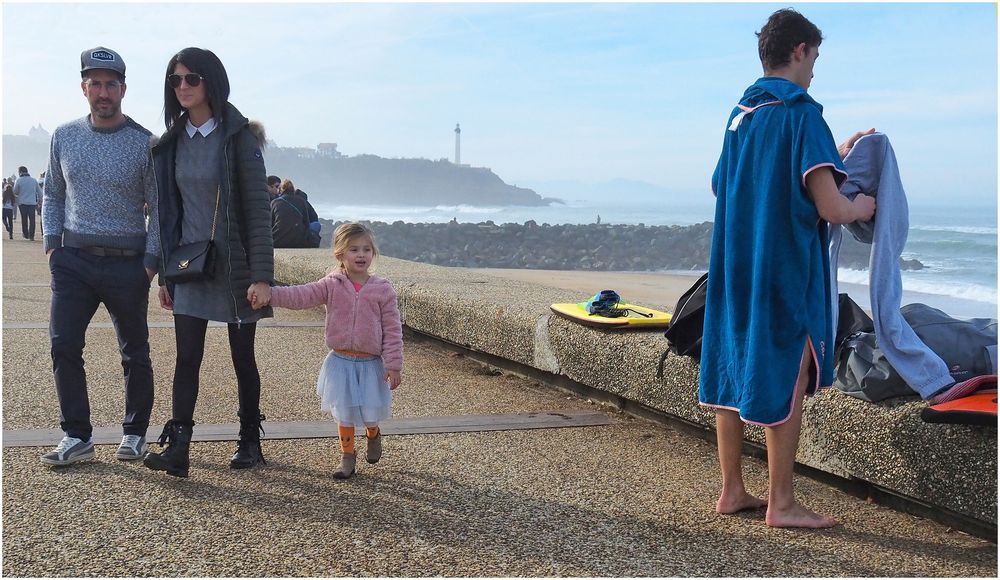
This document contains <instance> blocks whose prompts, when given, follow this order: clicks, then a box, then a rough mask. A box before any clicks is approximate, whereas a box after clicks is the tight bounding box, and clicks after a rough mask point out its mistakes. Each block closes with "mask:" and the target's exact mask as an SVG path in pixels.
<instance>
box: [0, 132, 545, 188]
mask: <svg viewBox="0 0 1000 580" xmlns="http://www.w3.org/2000/svg"><path fill="white" fill-rule="evenodd" d="M49 139H50V135H49V133H48V132H47V131H46V130H45V129H43V128H41V127H33V128H32V129H31V131H30V132H29V134H28V135H4V136H3V151H4V155H3V175H12V174H14V173H15V172H16V171H17V168H18V166H20V165H25V166H27V167H28V171H30V173H31V174H32V175H35V176H37V175H38V174H39V173H41V172H42V171H44V170H45V168H46V166H47V165H48V160H49ZM264 163H265V165H266V166H267V172H268V174H271V175H277V176H279V177H282V178H289V179H291V180H292V181H293V182H294V183H295V185H296V187H298V188H299V189H302V190H303V191H306V192H307V193H309V196H310V201H313V202H323V203H336V204H341V205H350V204H352V203H353V202H355V201H363V202H364V204H365V205H419V206H434V205H457V204H467V205H501V206H507V205H520V206H543V205H549V204H552V203H561V200H559V199H557V198H551V197H542V196H541V195H539V194H538V193H536V192H535V191H534V190H531V189H527V188H523V187H517V186H516V185H510V184H508V183H505V182H504V180H503V179H501V178H500V176H498V175H497V174H496V173H494V172H493V171H492V170H490V169H489V168H486V167H472V166H470V165H467V164H461V163H453V162H451V161H449V160H447V159H439V160H437V161H432V160H430V159H406V158H404V159H387V158H384V157H379V156H378V155H370V154H361V155H352V156H347V155H343V154H341V153H339V152H338V151H337V145H336V144H335V143H321V144H319V146H318V147H316V148H315V149H312V148H308V147H278V146H277V145H275V144H273V143H272V144H269V145H268V147H267V148H266V149H265V151H264Z"/></svg>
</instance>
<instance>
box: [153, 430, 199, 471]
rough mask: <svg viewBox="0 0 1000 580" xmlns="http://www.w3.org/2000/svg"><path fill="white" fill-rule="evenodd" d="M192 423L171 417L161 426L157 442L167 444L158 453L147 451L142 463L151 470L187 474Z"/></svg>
mask: <svg viewBox="0 0 1000 580" xmlns="http://www.w3.org/2000/svg"><path fill="white" fill-rule="evenodd" d="M193 428H194V423H184V422H181V421H177V420H174V419H171V420H170V421H167V424H166V425H164V426H163V433H160V439H159V441H158V443H159V444H160V445H163V444H165V443H166V444H167V448H166V449H164V450H163V451H162V452H160V453H153V452H148V453H146V456H145V457H143V458H142V464H143V465H145V466H146V467H148V468H150V469H152V470H153V471H166V472H167V475H173V476H174V477H187V476H188V467H189V465H190V464H189V461H188V455H189V452H190V449H191V433H192V431H193Z"/></svg>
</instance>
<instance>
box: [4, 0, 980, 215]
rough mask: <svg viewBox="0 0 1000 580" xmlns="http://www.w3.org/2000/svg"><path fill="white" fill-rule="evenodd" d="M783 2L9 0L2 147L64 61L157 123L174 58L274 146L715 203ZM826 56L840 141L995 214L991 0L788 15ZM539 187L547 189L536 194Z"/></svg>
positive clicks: (70, 72)
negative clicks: (192, 56)
mask: <svg viewBox="0 0 1000 580" xmlns="http://www.w3.org/2000/svg"><path fill="white" fill-rule="evenodd" d="M785 6H788V4H629V5H617V4H376V5H367V4H252V3H251V4H245V3H233V4H211V5H192V4H169V5H168V4H11V3H4V4H3V5H2V10H3V132H4V133H14V134H24V133H26V132H27V130H28V129H29V127H31V126H32V125H34V124H36V123H41V124H42V125H43V126H44V127H45V128H46V129H47V130H49V131H51V130H52V129H54V128H55V127H56V126H57V125H58V124H60V123H62V122H65V121H67V120H69V119H72V118H76V117H80V116H83V115H84V114H86V112H87V107H86V101H85V100H84V98H83V96H82V94H81V92H80V89H79V64H80V63H79V55H80V52H81V51H82V50H83V49H86V48H90V47H93V46H96V45H104V46H107V47H109V48H112V49H114V50H116V51H118V52H119V53H121V55H122V56H123V58H124V60H125V62H126V64H127V66H128V92H127V95H126V97H125V101H124V104H123V109H124V110H125V112H126V113H127V114H129V115H130V116H132V117H133V118H135V119H136V120H137V121H139V122H140V123H142V124H144V125H145V126H146V127H147V128H149V129H150V130H152V131H154V132H156V133H159V132H161V131H162V130H163V119H162V115H161V110H162V106H163V92H162V91H163V89H162V86H163V81H162V78H163V75H164V74H165V66H166V63H167V61H168V59H169V58H170V57H171V55H172V54H173V53H175V52H176V51H178V50H179V49H181V48H183V47H186V46H200V47H203V48H209V49H211V50H213V51H214V52H215V53H216V54H217V55H219V57H220V58H221V59H222V61H223V63H225V65H226V68H227V70H228V72H229V77H230V82H231V85H232V94H231V101H232V102H233V103H234V104H235V105H236V106H237V107H238V108H239V109H240V110H241V111H242V112H243V113H244V114H246V115H247V116H248V117H251V118H256V119H260V120H261V121H263V122H264V124H265V126H266V128H267V131H268V135H269V137H270V138H271V139H273V140H274V141H275V142H277V144H278V145H281V146H308V147H315V146H316V144H317V143H319V142H325V141H333V142H337V143H338V144H339V147H340V150H341V151H342V152H344V153H346V154H349V155H353V154H359V153H374V154H377V155H382V156H385V157H425V158H431V159H438V158H442V157H447V158H452V157H453V154H454V133H453V129H454V127H455V123H456V122H459V123H461V124H462V161H463V162H466V163H471V164H473V165H476V166H486V167H491V168H492V169H493V170H494V171H496V172H497V173H498V174H499V175H500V176H501V177H502V178H503V179H505V180H506V181H507V182H508V183H514V184H526V183H527V184H531V183H538V182H545V181H557V180H579V181H582V182H599V181H605V180H610V179H615V178H626V179H633V180H641V181H646V182H650V183H653V184H657V185H661V186H666V187H669V188H671V189H674V190H677V191H678V192H692V193H694V192H697V193H699V194H701V193H704V192H707V191H708V183H709V180H710V177H711V173H712V170H713V168H714V166H715V163H716V160H717V159H718V154H719V150H720V146H721V142H722V134H723V131H724V128H725V121H726V117H727V116H728V114H729V112H730V110H731V108H732V106H733V104H734V103H735V102H736V101H737V100H738V98H739V97H740V96H741V95H742V93H743V90H744V89H745V88H746V86H747V85H749V84H750V83H752V82H753V81H754V80H755V79H756V78H757V77H758V76H760V62H759V60H758V58H757V50H756V37H755V36H754V32H755V31H756V30H758V29H759V28H760V26H761V25H762V24H763V23H764V22H765V21H766V19H767V16H768V15H769V14H770V13H771V12H772V11H774V10H775V9H777V8H781V7H785ZM793 6H794V7H796V8H797V9H798V10H799V11H801V12H802V13H803V14H805V15H806V16H807V17H809V18H810V19H811V20H812V21H813V22H815V23H816V24H817V25H818V26H819V27H820V28H821V29H822V31H823V34H824V36H825V41H824V42H823V45H822V47H821V49H820V54H821V56H820V59H819V61H818V62H817V65H816V70H815V74H816V76H815V79H814V81H813V84H812V88H811V89H810V94H812V95H813V97H814V98H816V99H817V100H818V101H819V102H820V103H822V104H823V105H824V107H825V116H826V119H827V121H828V122H829V124H830V126H831V128H832V129H833V132H834V135H835V136H836V137H837V138H838V140H840V139H842V138H843V137H845V136H846V135H847V134H848V133H850V132H853V131H855V130H858V129H863V128H868V127H876V128H877V129H879V130H881V131H884V132H886V133H887V134H889V136H890V138H891V139H892V142H893V144H894V147H895V150H896V154H897V157H898V158H899V162H900V167H901V169H902V170H903V175H904V179H905V181H906V185H907V191H908V193H909V195H910V196H911V198H921V199H930V198H942V199H960V200H963V201H973V200H984V199H985V200H994V199H995V197H996V191H997V189H996V187H997V11H996V6H995V5H994V4H793ZM543 193H544V192H543Z"/></svg>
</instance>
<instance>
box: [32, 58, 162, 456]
mask: <svg viewBox="0 0 1000 580" xmlns="http://www.w3.org/2000/svg"><path fill="white" fill-rule="evenodd" d="M80 65H81V72H80V74H81V76H82V78H83V81H82V82H81V83H80V85H81V87H82V89H83V94H84V96H85V97H86V98H87V101H88V103H89V104H90V114H89V115H88V116H86V117H83V118H81V119H77V120H76V121H70V122H69V123H66V124H64V125H61V126H60V127H59V128H57V129H56V130H55V132H54V133H53V134H52V143H51V145H50V154H49V169H48V174H47V175H46V178H45V204H44V206H43V208H42V221H44V222H45V251H46V253H47V254H48V256H49V269H50V270H51V271H52V305H51V314H50V321H49V336H50V337H51V339H52V367H53V370H54V372H55V383H56V392H57V393H58V395H59V409H60V412H61V415H62V421H61V423H60V425H61V427H62V430H63V431H64V432H65V436H64V437H63V439H62V441H61V442H60V443H59V446H58V447H56V448H55V450H53V451H51V452H49V453H46V454H45V455H43V456H42V458H41V460H42V462H43V463H47V464H50V465H68V464H70V463H75V462H77V461H83V460H85V459H90V458H92V457H94V444H93V441H92V439H91V434H92V432H93V426H92V425H91V422H90V399H89V397H88V395H87V375H86V373H85V372H84V362H83V347H84V343H85V339H86V335H87V327H88V326H89V325H90V320H91V318H93V316H94V313H95V312H96V311H97V307H98V306H99V305H100V304H101V303H103V304H104V306H105V307H106V308H107V310H108V313H109V314H111V321H112V323H113V324H114V326H115V333H116V335H117V336H118V346H119V350H120V352H121V359H122V360H121V364H122V367H123V369H124V371H125V374H124V378H125V418H124V419H123V420H122V432H123V434H124V436H123V437H122V442H121V445H120V446H119V447H118V451H117V452H116V453H115V456H116V457H117V458H119V459H139V458H141V457H142V455H143V453H145V451H146V429H147V428H148V427H149V415H150V412H151V411H152V409H153V367H152V364H151V363H150V360H149V329H148V326H147V324H146V313H147V310H148V305H149V284H150V281H151V280H152V279H153V276H155V275H156V269H157V267H158V263H159V256H160V240H159V235H158V232H157V229H156V228H155V227H150V228H149V229H148V231H147V228H146V220H145V219H144V216H143V212H142V208H143V206H144V205H145V204H149V205H150V206H151V207H156V184H155V183H154V180H153V166H152V162H151V160H150V155H149V139H150V132H149V131H147V130H146V129H144V128H143V127H142V126H140V125H139V124H138V123H136V122H135V121H133V120H132V119H130V118H129V117H127V116H125V115H124V114H123V113H122V110H121V102H122V99H124V98H125V90H126V88H127V87H126V85H125V63H124V62H122V59H121V56H119V55H118V53H116V52H115V51H113V50H109V49H107V48H104V47H100V46H99V47H97V48H93V49H90V50H85V51H84V52H83V54H82V55H81V56H80ZM151 223H153V224H155V223H156V220H155V219H154V220H153V221H152V222H151Z"/></svg>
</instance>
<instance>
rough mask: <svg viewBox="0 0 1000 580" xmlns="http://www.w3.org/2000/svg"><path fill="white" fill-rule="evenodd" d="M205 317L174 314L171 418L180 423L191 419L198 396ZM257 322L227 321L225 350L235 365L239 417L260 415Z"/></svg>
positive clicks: (245, 418) (247, 419)
mask: <svg viewBox="0 0 1000 580" xmlns="http://www.w3.org/2000/svg"><path fill="white" fill-rule="evenodd" d="M207 328H208V321H207V320H205V319H203V318H195V317H193V316H185V315H183V314H175V315H174V331H175V332H174V334H175V336H176V337H177V366H176V367H175V368H174V397H173V403H174V419H175V420H177V421H181V422H183V423H191V422H192V421H193V420H194V406H195V402H196V401H197V400H198V375H199V371H200V370H201V361H202V359H203V358H204V356H205V331H206V329H207ZM256 334H257V323H256V322H254V323H250V324H246V323H244V324H229V352H230V354H231V355H232V358H233V368H235V369H236V383H237V385H238V386H239V389H238V392H239V401H240V410H239V414H240V419H242V420H244V421H256V420H257V416H258V415H260V373H259V372H258V371H257V359H256V358H255V357H254V337H255V336H256Z"/></svg>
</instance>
